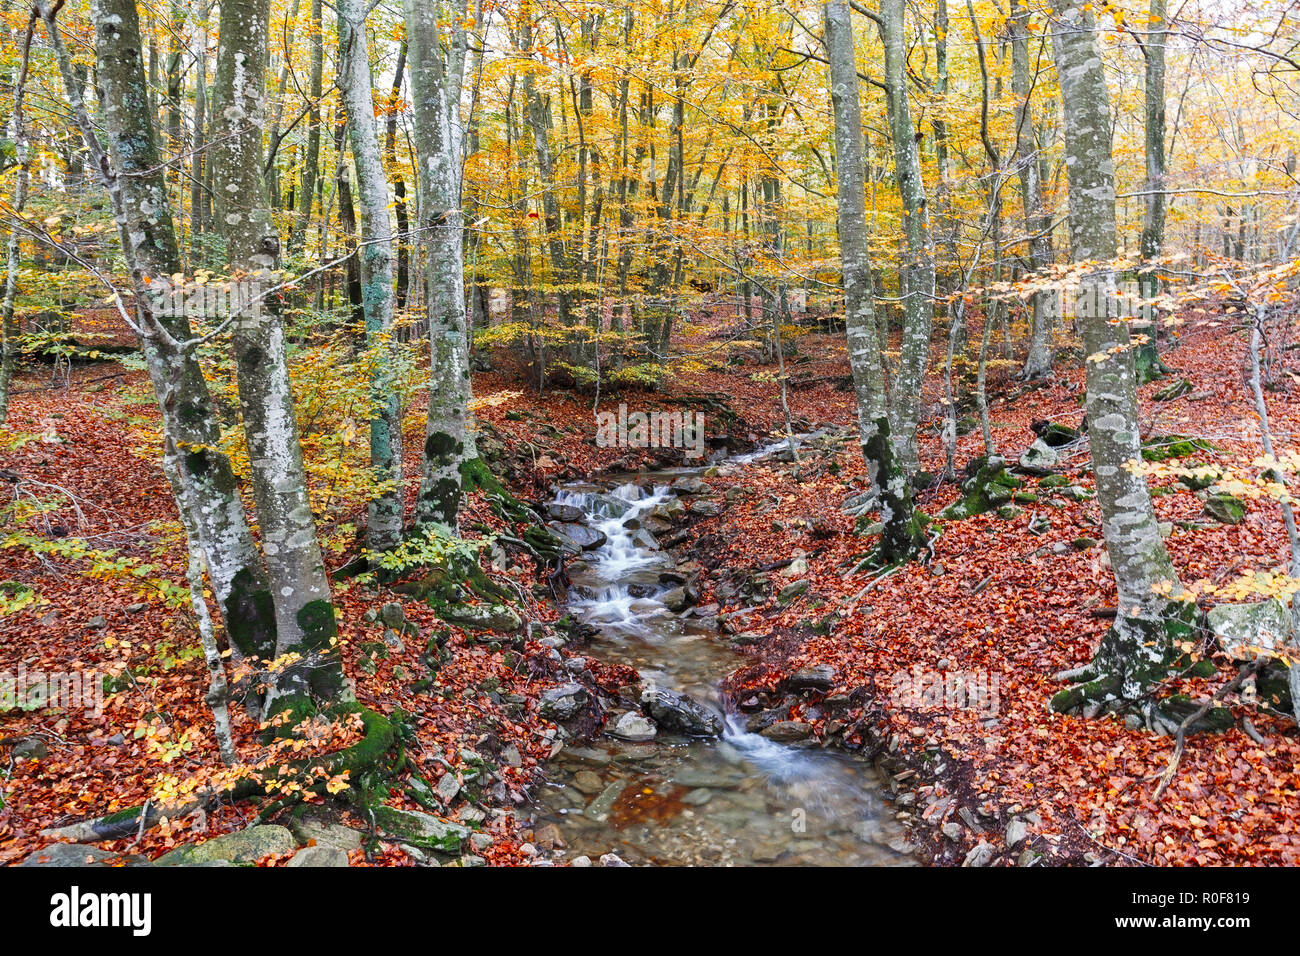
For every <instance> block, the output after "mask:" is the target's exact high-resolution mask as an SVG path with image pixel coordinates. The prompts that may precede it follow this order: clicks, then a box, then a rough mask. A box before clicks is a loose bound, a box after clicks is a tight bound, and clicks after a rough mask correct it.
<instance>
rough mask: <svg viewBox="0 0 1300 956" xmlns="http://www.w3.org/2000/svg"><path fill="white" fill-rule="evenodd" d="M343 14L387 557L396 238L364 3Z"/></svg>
mask: <svg viewBox="0 0 1300 956" xmlns="http://www.w3.org/2000/svg"><path fill="white" fill-rule="evenodd" d="M338 9H339V48H340V51H341V53H342V56H341V58H340V60H341V62H340V69H339V86H340V89H341V90H342V94H343V105H344V108H345V109H346V110H347V115H348V132H349V134H350V139H351V142H352V161H353V163H354V165H355V166H356V170H357V198H358V200H359V201H360V203H359V204H360V207H361V233H360V248H359V249H358V257H359V259H360V262H361V303H362V309H363V310H364V312H365V318H366V343H367V345H368V347H369V348H370V349H371V351H372V353H373V354H372V355H371V356H370V362H371V365H372V368H373V369H374V371H373V373H372V374H371V379H370V402H371V409H372V411H371V419H370V469H371V472H372V473H373V475H374V478H375V481H376V482H378V483H381V484H383V485H387V486H389V487H388V488H387V490H385V491H381V492H380V493H379V494H378V495H377V496H376V497H374V498H372V499H371V501H370V506H369V520H368V523H367V525H366V543H367V544H368V545H369V547H370V549H371V550H372V551H388V550H391V549H392V548H395V547H396V546H397V545H398V544H399V543H400V542H401V539H402V517H403V507H402V505H403V495H402V412H401V403H400V400H399V397H398V393H397V387H396V386H397V383H396V376H395V375H394V371H395V368H394V362H393V358H394V357H393V354H392V349H391V347H390V345H389V342H390V340H391V337H392V336H391V333H392V327H393V236H392V227H391V225H390V224H389V221H388V177H387V176H386V174H385V173H384V164H383V162H382V161H381V160H380V158H379V136H378V132H377V130H376V129H375V109H374V100H373V98H372V97H371V89H370V87H371V81H370V53H369V49H368V45H367V43H366V29H365V17H366V5H365V2H364V0H340V3H339V8H338Z"/></svg>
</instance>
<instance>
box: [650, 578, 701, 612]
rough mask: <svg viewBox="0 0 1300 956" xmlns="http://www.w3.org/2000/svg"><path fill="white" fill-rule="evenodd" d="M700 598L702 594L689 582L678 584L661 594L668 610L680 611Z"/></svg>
mask: <svg viewBox="0 0 1300 956" xmlns="http://www.w3.org/2000/svg"><path fill="white" fill-rule="evenodd" d="M699 599H700V595H699V594H698V593H697V592H696V590H695V589H694V588H692V587H691V586H690V585H688V584H682V585H678V586H677V587H675V588H672V589H670V590H668V591H665V592H664V593H663V594H662V595H660V596H659V600H660V601H662V602H663V604H664V606H665V607H667V608H668V610H670V611H673V612H675V613H680V612H682V611H684V610H686V609H687V608H688V607H690V606H691V605H692V604H694V603H695V602H696V601H698V600H699Z"/></svg>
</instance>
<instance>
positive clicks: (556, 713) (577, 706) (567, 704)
mask: <svg viewBox="0 0 1300 956" xmlns="http://www.w3.org/2000/svg"><path fill="white" fill-rule="evenodd" d="M590 696H591V695H590V694H588V693H587V688H585V687H583V686H582V685H581V684H561V685H560V686H559V687H552V688H550V689H549V690H545V691H543V692H542V696H541V702H540V704H539V705H538V710H539V711H540V712H541V714H542V716H543V717H549V718H550V719H551V720H560V721H563V720H569V719H571V718H573V717H576V716H578V714H580V713H581V712H582V711H583V709H584V708H585V707H586V706H587V701H588V700H589V699H590Z"/></svg>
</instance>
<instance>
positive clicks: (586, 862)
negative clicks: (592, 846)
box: [569, 856, 591, 868]
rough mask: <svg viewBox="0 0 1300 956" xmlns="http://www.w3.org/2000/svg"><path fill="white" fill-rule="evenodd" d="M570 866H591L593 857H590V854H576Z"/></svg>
mask: <svg viewBox="0 0 1300 956" xmlns="http://www.w3.org/2000/svg"><path fill="white" fill-rule="evenodd" d="M569 866H577V867H583V868H585V867H589V866H591V857H589V856H575V857H574V858H573V859H572V860H570V861H569Z"/></svg>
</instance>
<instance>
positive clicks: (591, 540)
mask: <svg viewBox="0 0 1300 956" xmlns="http://www.w3.org/2000/svg"><path fill="white" fill-rule="evenodd" d="M547 527H548V528H550V529H551V530H552V531H554V532H555V533H556V534H558V535H561V536H562V539H563V540H566V541H569V542H572V544H573V546H574V547H576V548H577V549H578V550H579V551H594V550H595V549H596V548H599V547H600V546H601V545H603V544H604V543H605V542H606V541H608V540H609V539H608V538H606V537H605V532H603V531H601V530H600V529H599V528H592V527H590V526H589V525H585V524H572V523H559V522H552V523H550V524H548V525H547Z"/></svg>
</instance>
